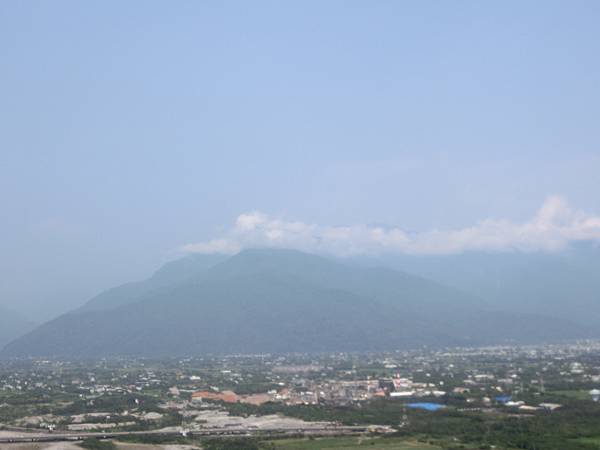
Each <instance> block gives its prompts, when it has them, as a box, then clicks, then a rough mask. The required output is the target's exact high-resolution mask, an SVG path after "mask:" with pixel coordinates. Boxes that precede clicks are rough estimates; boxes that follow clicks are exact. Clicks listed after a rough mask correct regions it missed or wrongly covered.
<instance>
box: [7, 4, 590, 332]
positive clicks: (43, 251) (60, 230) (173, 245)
mask: <svg viewBox="0 0 600 450" xmlns="http://www.w3.org/2000/svg"><path fill="white" fill-rule="evenodd" d="M599 22H600V3H599V2H597V1H569V2H566V1H561V2H554V1H547V2H535V1H501V2H500V1H498V2H480V1H473V2H471V1H457V2H443V1H412V2H409V1H403V2H399V1H375V2H366V1H361V2H359V1H334V0H331V1H327V2H322V1H301V2H300V1H296V2H292V1H289V2H277V1H273V2H268V1H256V2H244V1H237V2H232V1H203V2H197V1H189V2H188V1H178V2H165V1H156V2H153V1H128V2H117V1H104V2H80V1H62V0H57V1H53V2H48V1H19V2H0V207H1V209H2V220H1V221H0V305H8V306H10V307H12V308H13V309H17V310H20V311H22V312H25V313H26V314H28V315H29V316H30V317H31V318H33V319H35V320H44V319H47V318H48V317H51V316H53V315H56V314H59V313H61V312H63V311H64V310H67V309H70V308H73V307H76V306H78V305H81V304H82V303H84V302H85V301H86V300H88V299H89V298H90V297H91V296H93V295H94V294H96V293H98V292H99V291H101V290H103V289H106V288H108V287H111V286H114V285H117V284H120V283H123V282H126V281H130V280H136V279H142V278H144V277H146V276H148V275H149V274H150V273H151V272H152V271H153V270H155V269H156V268H158V267H159V266H160V265H161V264H162V263H164V262H166V261H168V260H171V259H174V258H177V257H179V256H181V255H183V254H186V253H188V252H211V251H225V252H228V253H232V252H235V251H237V250H238V249H240V248H244V247H247V246H262V245H275V246H281V247H294V248H300V249H304V250H308V251H317V252H325V253H333V254H341V255H343V254H362V253H369V254H372V253H377V252H379V251H382V250H386V251H392V252H399V253H417V254H420V253H424V254H437V253H452V252H464V251H472V250H482V249H483V250H492V251H506V250H507V249H508V250H511V251H532V250H534V251H538V250H539V251H557V250H560V249H562V248H564V247H565V246H566V245H569V243H570V242H572V241H577V240H590V239H598V237H599V228H600V225H599V224H600V219H599V217H600V195H598V194H600V176H598V174H599V173H600V127H599V126H598V117H600V58H598V55H599V54H600V28H599V27H598V23H599Z"/></svg>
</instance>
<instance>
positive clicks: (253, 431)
mask: <svg viewBox="0 0 600 450" xmlns="http://www.w3.org/2000/svg"><path fill="white" fill-rule="evenodd" d="M368 431H369V427H365V426H330V427H310V428H262V429H259V428H230V427H228V428H206V429H200V430H193V431H187V432H185V433H184V432H181V431H156V430H155V431H114V432H92V433H89V432H85V433H45V434H31V435H29V436H28V435H27V434H25V433H23V434H18V435H17V434H15V436H12V437H2V438H0V444H13V443H15V444H16V443H31V442H60V441H82V440H84V439H91V438H93V439H113V438H119V437H127V436H160V437H177V436H183V435H185V436H187V437H227V436H260V437H276V436H298V435H303V436H309V435H310V436H338V435H349V434H361V433H366V432H368Z"/></svg>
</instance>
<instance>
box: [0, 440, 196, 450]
mask: <svg viewBox="0 0 600 450" xmlns="http://www.w3.org/2000/svg"><path fill="white" fill-rule="evenodd" d="M115 444H116V445H117V448H118V449H119V450H200V447H193V446H189V445H146V444H123V443H120V442H115ZM0 449H1V450H82V448H81V447H79V446H78V445H77V444H74V443H71V442H56V443H37V444H0Z"/></svg>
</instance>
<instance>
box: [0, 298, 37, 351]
mask: <svg viewBox="0 0 600 450" xmlns="http://www.w3.org/2000/svg"><path fill="white" fill-rule="evenodd" d="M33 328H34V324H33V323H32V322H30V321H28V320H27V319H25V318H24V317H22V316H21V315H20V314H17V313H15V312H13V311H11V310H9V309H7V308H4V307H2V306H0V348H2V347H3V346H4V345H6V344H7V343H8V342H10V341H12V340H13V339H15V338H17V337H19V336H21V335H23V334H25V333H27V332H28V331H31V330H32V329H33Z"/></svg>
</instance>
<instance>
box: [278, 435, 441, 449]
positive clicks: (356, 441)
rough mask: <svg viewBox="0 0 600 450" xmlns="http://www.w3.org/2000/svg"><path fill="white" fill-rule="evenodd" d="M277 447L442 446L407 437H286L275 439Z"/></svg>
mask: <svg viewBox="0 0 600 450" xmlns="http://www.w3.org/2000/svg"><path fill="white" fill-rule="evenodd" d="M273 443H274V444H275V448H276V449H278V450H279V449H281V450H328V449H347V448H350V449H351V448H369V449H372V450H438V449H439V448H440V447H436V446H433V445H429V444H425V443H422V442H417V441H415V440H408V439H406V438H365V437H352V438H350V437H344V438H322V439H289V440H288V439H286V440H282V441H273Z"/></svg>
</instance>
